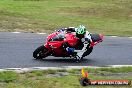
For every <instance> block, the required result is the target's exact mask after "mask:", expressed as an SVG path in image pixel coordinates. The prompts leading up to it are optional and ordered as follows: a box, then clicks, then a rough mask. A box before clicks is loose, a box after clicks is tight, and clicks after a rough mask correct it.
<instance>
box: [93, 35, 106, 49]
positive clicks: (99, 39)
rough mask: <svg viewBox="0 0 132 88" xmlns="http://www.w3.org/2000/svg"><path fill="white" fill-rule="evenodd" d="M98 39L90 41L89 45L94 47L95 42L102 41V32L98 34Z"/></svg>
mask: <svg viewBox="0 0 132 88" xmlns="http://www.w3.org/2000/svg"><path fill="white" fill-rule="evenodd" d="M98 37H99V38H98V39H97V40H96V41H92V42H91V44H90V47H94V46H95V45H96V44H98V43H100V42H102V41H103V38H104V36H103V35H102V34H98Z"/></svg>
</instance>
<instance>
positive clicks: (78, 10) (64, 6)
mask: <svg viewBox="0 0 132 88" xmlns="http://www.w3.org/2000/svg"><path fill="white" fill-rule="evenodd" d="M131 3H132V1H131V0H78V1H76V0H0V20H1V21H0V31H9V32H10V31H20V32H51V31H53V30H55V29H57V28H61V27H68V26H78V25H79V24H84V25H85V26H86V27H87V28H88V30H89V31H90V32H92V33H102V34H104V35H118V36H132V21H131V20H132V4H131Z"/></svg>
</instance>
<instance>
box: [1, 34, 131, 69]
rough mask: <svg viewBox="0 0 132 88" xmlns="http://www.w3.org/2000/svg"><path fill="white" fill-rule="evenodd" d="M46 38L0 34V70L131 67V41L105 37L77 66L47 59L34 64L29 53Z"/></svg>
mask: <svg viewBox="0 0 132 88" xmlns="http://www.w3.org/2000/svg"><path fill="white" fill-rule="evenodd" d="M46 36H47V34H36V33H8V32H0V69H2V68H29V67H60V66H106V65H132V38H127V37H108V36H106V37H105V38H104V41H103V42H102V43H100V44H98V45H96V46H95V47H94V50H93V52H92V53H91V54H90V55H89V56H87V57H85V58H84V60H82V61H81V62H78V63H77V62H75V60H73V59H70V58H67V59H65V58H58V57H52V56H50V57H47V58H46V59H43V60H35V59H34V58H33V57H32V52H33V51H34V50H35V49H36V48H37V47H38V46H40V45H42V44H43V43H44V42H45V39H46Z"/></svg>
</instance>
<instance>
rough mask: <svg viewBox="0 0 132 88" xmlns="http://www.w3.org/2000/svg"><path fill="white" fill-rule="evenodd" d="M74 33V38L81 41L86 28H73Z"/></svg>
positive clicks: (81, 26)
mask: <svg viewBox="0 0 132 88" xmlns="http://www.w3.org/2000/svg"><path fill="white" fill-rule="evenodd" d="M75 31H76V37H78V38H80V39H82V38H84V35H85V33H86V28H85V26H83V25H80V26H79V27H77V28H75Z"/></svg>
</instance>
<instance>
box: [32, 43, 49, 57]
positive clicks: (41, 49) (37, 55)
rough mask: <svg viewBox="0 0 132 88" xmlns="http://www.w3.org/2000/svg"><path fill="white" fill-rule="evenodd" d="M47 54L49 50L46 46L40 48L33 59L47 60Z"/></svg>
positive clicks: (34, 53)
mask: <svg viewBox="0 0 132 88" xmlns="http://www.w3.org/2000/svg"><path fill="white" fill-rule="evenodd" d="M46 52H47V49H46V48H45V46H44V45H42V46H40V47H38V48H37V49H36V50H35V51H34V52H33V57H34V58H35V59H42V58H45V57H46V56H47V55H46V54H45V53H46Z"/></svg>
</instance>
